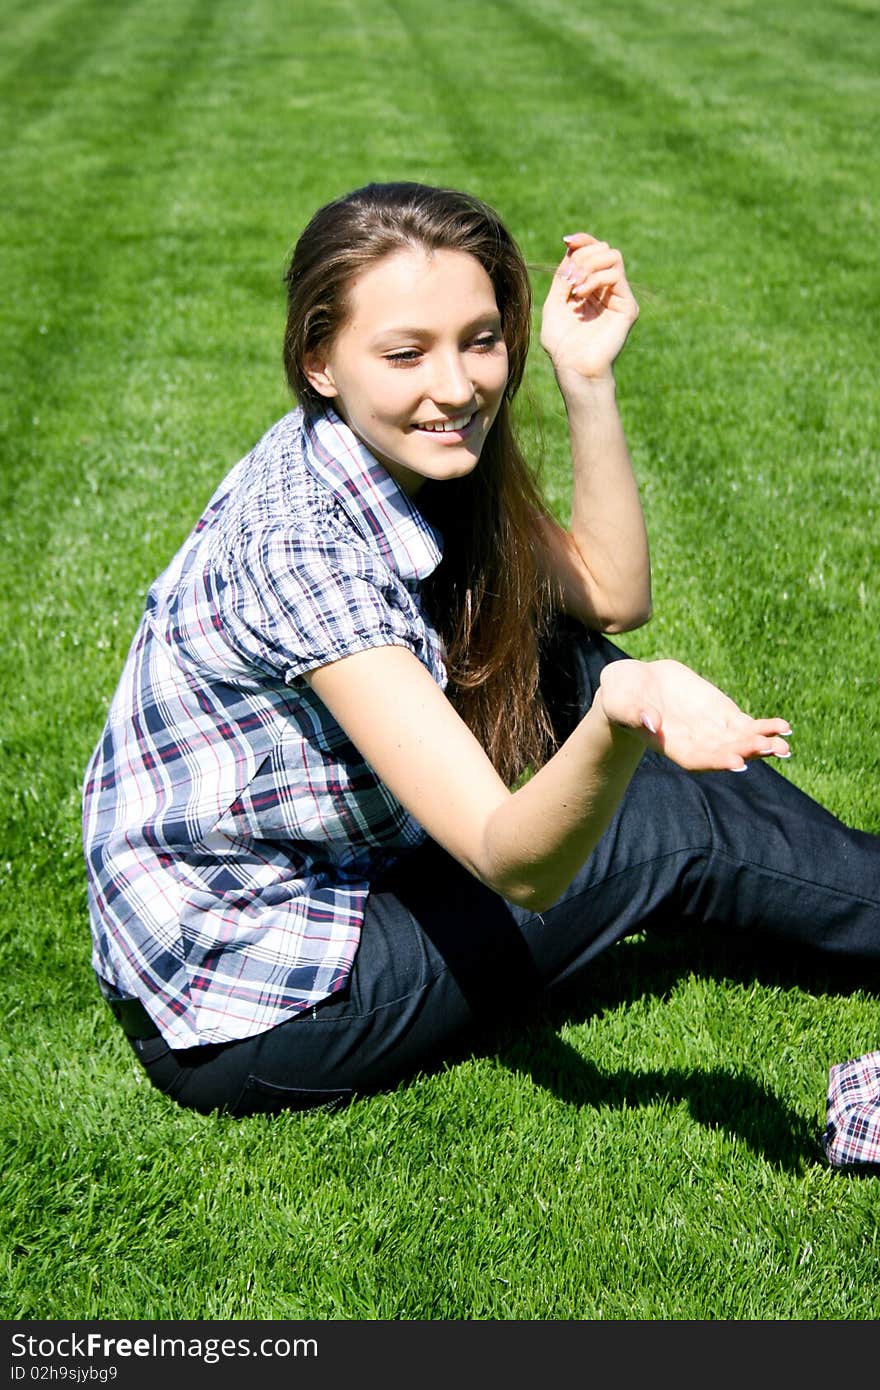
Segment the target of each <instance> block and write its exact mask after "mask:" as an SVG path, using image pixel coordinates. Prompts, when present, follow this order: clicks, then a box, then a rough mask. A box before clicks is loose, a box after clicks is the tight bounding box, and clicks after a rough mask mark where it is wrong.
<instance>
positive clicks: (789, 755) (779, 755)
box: [776, 753, 791, 758]
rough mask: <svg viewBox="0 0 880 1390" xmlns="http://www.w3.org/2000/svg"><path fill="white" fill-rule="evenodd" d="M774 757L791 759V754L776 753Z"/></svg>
mask: <svg viewBox="0 0 880 1390" xmlns="http://www.w3.org/2000/svg"><path fill="white" fill-rule="evenodd" d="M776 756H777V758H790V757H791V754H790V753H777V754H776Z"/></svg>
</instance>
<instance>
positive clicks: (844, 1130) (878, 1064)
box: [822, 1052, 880, 1168]
mask: <svg viewBox="0 0 880 1390" xmlns="http://www.w3.org/2000/svg"><path fill="white" fill-rule="evenodd" d="M822 1147H823V1148H824V1150H825V1156H826V1158H827V1159H828V1162H829V1163H830V1164H831V1165H832V1167H834V1168H880V1052H865V1053H863V1054H862V1056H861V1057H853V1058H852V1060H851V1061H848V1062H837V1063H835V1065H834V1066H833V1067H832V1068H831V1070H830V1072H829V1074H828V1098H827V1102H826V1122H825V1131H824V1133H823V1135H822Z"/></svg>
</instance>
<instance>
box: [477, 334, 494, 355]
mask: <svg viewBox="0 0 880 1390" xmlns="http://www.w3.org/2000/svg"><path fill="white" fill-rule="evenodd" d="M497 342H498V335H497V333H481V334H480V336H479V338H474V347H475V348H477V350H478V351H480V352H488V351H489V350H490V348H493V347H494V346H495V344H496V343H497Z"/></svg>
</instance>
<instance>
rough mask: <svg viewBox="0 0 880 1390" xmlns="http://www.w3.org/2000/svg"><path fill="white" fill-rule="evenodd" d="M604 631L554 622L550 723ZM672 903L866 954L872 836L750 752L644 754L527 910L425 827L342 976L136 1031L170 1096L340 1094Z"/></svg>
mask: <svg viewBox="0 0 880 1390" xmlns="http://www.w3.org/2000/svg"><path fill="white" fill-rule="evenodd" d="M623 655H624V653H622V652H621V651H620V650H619V649H618V648H616V647H614V646H613V645H612V644H611V643H610V642H608V641H607V640H606V639H605V638H602V637H599V636H596V635H595V634H590V633H587V632H585V631H584V629H583V628H581V627H579V626H577V625H576V624H569V623H562V624H560V625H559V627H558V629H557V631H556V633H555V635H554V639H553V641H552V643H551V644H549V646H548V650H547V651H546V653H545V656H544V661H543V663H542V688H543V690H544V693H545V698H546V699H547V703H548V707H549V708H550V709H551V712H552V714H553V717H554V721H555V723H556V726H557V731H558V733H559V734H560V736H564V735H565V734H566V733H567V732H568V731H570V729H571V728H572V727H573V726H574V724H575V722H576V721H577V720H578V719H579V718H580V717H581V715H582V713H583V712H584V711H585V710H586V709H587V708H588V707H589V705H590V703H591V700H592V696H593V691H594V690H595V688H596V685H597V683H598V680H599V675H600V672H601V669H602V666H603V665H604V664H605V662H607V661H609V660H615V659H619V658H620V657H622V656H623ZM669 920H673V921H676V922H678V923H684V924H693V925H694V926H696V927H698V926H700V925H701V924H712V925H715V926H719V927H723V928H724V929H725V930H727V931H730V932H741V933H749V934H753V933H755V932H763V933H765V934H767V935H768V936H772V937H774V938H776V939H777V940H778V941H782V942H788V943H790V944H791V945H792V946H795V947H805V948H814V949H818V950H822V951H825V952H831V953H837V954H839V955H841V956H848V957H851V958H854V959H857V958H860V959H863V960H866V961H867V960H871V961H872V962H873V963H874V964H876V962H877V961H878V959H880V836H876V835H870V834H866V833H864V832H862V831H859V830H852V829H850V828H848V827H847V826H845V825H843V824H842V823H841V822H840V821H839V820H837V819H836V818H835V817H834V816H832V815H831V814H830V813H829V812H828V811H826V810H824V808H823V807H821V806H820V805H819V804H818V803H817V802H815V801H813V800H811V799H810V798H809V797H807V796H805V795H804V794H803V793H802V792H800V791H799V790H798V789H797V788H796V787H795V786H794V785H793V784H792V783H791V782H789V781H788V780H787V779H786V778H785V777H784V776H781V775H780V774H779V773H778V772H776V771H775V770H774V769H773V768H772V767H770V766H769V765H767V764H763V763H757V762H755V763H752V764H750V765H749V768H748V771H747V772H746V773H739V774H736V773H727V772H725V773H702V774H699V775H694V774H690V773H686V772H683V771H682V770H681V769H680V768H678V767H677V766H676V765H675V764H673V763H671V762H669V761H668V760H667V759H665V758H663V757H661V756H659V755H657V754H654V753H650V752H649V753H646V754H645V756H644V757H643V758H642V761H641V763H640V765H639V767H638V769H637V771H636V773H635V776H634V777H633V779H632V782H631V784H630V786H629V788H628V790H627V793H626V795H625V797H624V799H623V803H622V805H621V806H620V807H619V809H618V811H617V814H616V815H615V817H614V819H613V821H612V823H611V824H610V826H609V827H608V829H607V831H606V832H605V834H604V835H603V837H602V839H601V840H600V842H599V844H598V846H597V847H596V849H595V850H594V852H593V854H592V855H591V856H590V858H589V859H588V861H587V863H586V864H584V866H583V868H582V869H581V870H580V872H579V873H578V874H577V876H576V878H575V879H574V880H573V882H572V883H571V884H570V885H569V887H568V888H567V890H566V891H565V893H564V894H563V895H562V897H561V898H560V899H559V901H558V902H557V903H556V904H555V905H554V906H553V907H552V908H551V909H549V910H548V911H546V912H544V913H543V914H541V915H537V914H533V913H530V912H528V911H527V910H525V909H523V908H518V907H514V906H512V905H511V904H510V903H507V902H505V901H504V900H503V899H502V898H500V897H498V895H497V894H495V893H493V892H492V891H491V890H490V889H488V888H485V887H484V886H483V885H482V884H480V883H478V882H477V881H476V879H474V878H473V877H472V876H471V875H470V874H469V873H467V871H466V870H465V869H463V868H461V866H460V865H459V864H458V863H457V862H456V861H455V860H454V859H452V858H451V857H450V856H449V855H448V854H446V853H445V851H444V850H442V849H441V848H440V847H439V846H438V845H436V844H435V843H433V842H429V843H428V844H426V845H424V846H423V847H422V848H421V849H419V850H417V851H415V852H414V853H412V854H411V855H409V856H407V857H406V858H405V859H403V860H402V861H401V862H400V863H399V864H398V865H397V866H396V867H395V869H394V870H393V871H392V872H391V873H390V874H389V875H388V876H387V878H386V879H384V880H383V881H381V882H379V883H377V884H376V887H375V889H374V891H373V892H372V893H371V895H370V898H369V900H368V905H367V913H366V919H365V922H364V927H363V932H362V938H361V943H360V946H359V948H358V952H357V955H356V958H355V962H354V969H353V972H352V975H351V978H350V980H349V982H348V985H347V987H346V988H345V990H343V991H342V992H340V993H338V994H335V995H333V997H332V998H331V999H329V1000H326V1001H325V1002H324V1003H322V1004H320V1005H318V1006H317V1008H314V1009H309V1010H308V1011H306V1012H304V1013H301V1014H297V1015H296V1016H295V1017H294V1018H292V1019H291V1020H290V1021H289V1022H287V1023H283V1024H280V1025H279V1026H278V1027H275V1028H272V1029H270V1030H269V1031H268V1032H264V1033H262V1034H260V1035H258V1036H257V1037H253V1038H247V1039H245V1040H243V1041H241V1042H234V1043H226V1044H219V1045H209V1046H206V1047H198V1048H191V1049H188V1050H186V1051H176V1052H175V1051H171V1050H170V1049H169V1048H168V1047H167V1046H166V1045H165V1043H163V1042H162V1040H161V1039H160V1038H149V1039H145V1040H142V1041H138V1042H133V1043H132V1046H133V1047H134V1048H135V1051H136V1052H137V1054H138V1056H139V1058H140V1060H141V1062H142V1063H143V1065H144V1067H145V1068H146V1070H147V1072H148V1074H149V1076H150V1079H151V1080H152V1081H153V1083H154V1084H155V1085H156V1086H158V1087H159V1088H160V1089H161V1090H163V1091H166V1092H167V1093H168V1094H169V1095H171V1096H173V1097H174V1098H175V1099H176V1100H177V1101H179V1102H180V1103H181V1104H182V1105H186V1106H191V1107H194V1108H195V1109H197V1110H201V1111H205V1112H207V1111H210V1110H213V1109H217V1108H219V1109H224V1110H227V1111H230V1112H231V1113H232V1114H235V1115H245V1114H250V1113H252V1112H254V1111H260V1110H276V1109H283V1108H296V1109H304V1108H307V1107H310V1106H315V1105H323V1104H337V1103H342V1102H345V1101H347V1100H349V1099H350V1098H351V1097H352V1096H353V1095H354V1094H356V1093H362V1092H369V1091H375V1090H378V1089H382V1088H386V1087H390V1086H393V1085H395V1084H396V1083H397V1082H399V1081H401V1080H403V1079H404V1078H406V1077H408V1076H411V1075H413V1073H415V1072H416V1071H418V1070H419V1069H420V1068H423V1067H425V1066H427V1065H433V1064H434V1063H435V1062H436V1061H437V1060H438V1059H440V1058H442V1057H443V1056H444V1054H447V1053H448V1052H449V1050H450V1049H451V1048H452V1047H454V1046H456V1047H457V1046H458V1045H459V1044H460V1042H461V1040H462V1038H463V1037H464V1036H465V1035H466V1033H467V1031H468V1030H469V1029H471V1028H472V1027H473V1026H474V1025H480V1024H485V1023H488V1022H491V1021H492V1020H494V1019H500V1018H515V1017H517V1016H518V1015H521V1014H522V1012H523V1010H524V1007H525V1006H526V1005H527V1004H528V1003H529V1002H530V1001H533V1000H534V999H536V997H537V996H538V995H539V993H541V992H542V991H544V990H546V989H548V988H550V987H552V986H554V985H557V984H559V983H561V982H562V981H565V980H568V979H570V978H572V977H573V976H574V975H575V974H576V973H577V972H578V971H581V970H583V969H584V967H585V966H587V965H588V964H589V962H590V961H591V960H592V959H593V958H594V957H595V956H596V955H598V954H599V952H600V951H603V950H604V949H605V948H606V947H607V946H610V945H611V944H612V943H613V942H615V941H619V940H620V939H621V938H622V937H624V936H626V935H628V934H630V933H632V932H636V931H642V930H644V929H645V928H648V927H651V926H652V925H657V924H658V923H660V922H663V921H669Z"/></svg>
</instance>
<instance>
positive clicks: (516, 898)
mask: <svg viewBox="0 0 880 1390" xmlns="http://www.w3.org/2000/svg"><path fill="white" fill-rule="evenodd" d="M483 882H484V883H485V882H486V880H485V879H484V880H483ZM487 887H490V888H492V889H494V891H495V892H496V893H497V894H498V896H499V897H501V898H503V899H504V901H505V902H508V903H512V904H513V906H514V907H521V908H523V909H524V910H525V911H526V912H531V913H534V915H535V916H540V915H541V913H542V912H547V911H549V909H550V908H551V907H553V905H554V903H556V902H558V900H559V896H560V894H561V893H562V891H563V889H564V887H565V885H564V884H563V885H562V886H559V885H556V884H554V885H553V886H552V887H551V886H549V885H547V884H542V883H538V882H537V881H527V880H525V879H517V880H515V881H511V880H508V881H507V882H504V883H497V882H496V883H487Z"/></svg>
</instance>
